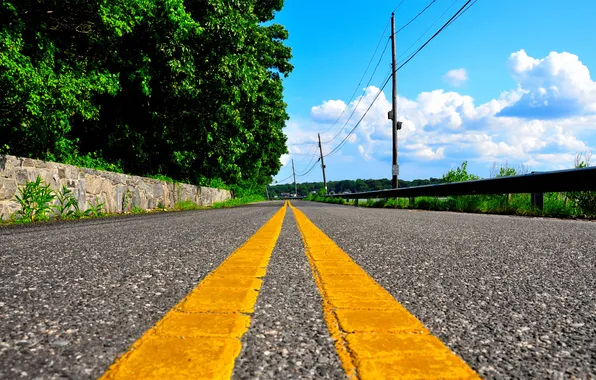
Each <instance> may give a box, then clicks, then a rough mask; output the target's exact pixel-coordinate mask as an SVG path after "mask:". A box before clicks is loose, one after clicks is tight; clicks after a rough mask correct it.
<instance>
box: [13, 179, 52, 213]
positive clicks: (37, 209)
mask: <svg viewBox="0 0 596 380" xmlns="http://www.w3.org/2000/svg"><path fill="white" fill-rule="evenodd" d="M19 193H20V194H16V195H15V198H16V200H17V202H18V203H19V205H20V206H21V209H20V210H19V211H17V212H16V213H15V217H16V219H17V220H18V221H19V222H22V223H33V222H37V221H42V220H47V219H48V216H49V213H50V211H51V210H52V207H51V206H50V203H51V202H53V201H54V199H55V198H56V195H55V194H54V192H53V191H52V190H51V189H50V185H46V184H45V183H43V181H42V180H41V177H39V176H38V177H37V178H36V179H35V181H27V183H26V184H25V186H23V187H21V188H20V189H19Z"/></svg>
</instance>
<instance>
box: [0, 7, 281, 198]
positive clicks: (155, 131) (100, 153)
mask: <svg viewBox="0 0 596 380" xmlns="http://www.w3.org/2000/svg"><path fill="white" fill-rule="evenodd" d="M282 6H283V0H186V1H184V0H38V1H35V2H31V1H17V0H10V1H6V0H4V1H1V2H0V19H1V20H2V24H1V26H0V153H10V154H14V155H19V156H26V157H36V158H42V159H50V160H57V161H61V162H67V163H70V161H73V160H75V161H76V159H77V158H78V157H87V158H89V157H90V158H92V159H96V160H97V161H99V162H105V163H109V164H112V165H115V166H117V167H120V168H121V169H122V170H123V171H125V172H129V173H134V174H141V175H143V174H162V175H166V176H169V177H172V178H174V179H178V180H188V181H190V182H193V183H200V182H201V181H202V180H204V179H205V178H210V179H212V178H221V179H222V180H224V181H225V182H226V183H227V184H230V185H231V184H237V185H243V186H249V187H250V186H262V185H264V184H266V183H269V182H270V179H271V176H272V175H274V174H276V173H277V172H278V170H279V168H280V166H281V163H280V161H279V158H280V156H281V155H282V154H284V153H286V151H287V149H286V144H285V143H286V137H285V136H284V134H283V132H282V128H283V127H284V125H285V121H286V120H287V119H288V115H287V113H286V104H285V103H284V101H283V96H282V90H283V88H282V78H284V77H286V76H287V75H288V74H289V73H290V72H291V71H292V68H293V67H292V65H291V63H290V58H291V49H290V48H289V47H287V46H285V45H284V40H286V39H287V37H288V33H287V31H286V30H285V28H284V27H283V26H281V25H278V24H275V23H273V22H272V20H273V18H274V14H275V12H276V11H279V10H280V9H281V8H282Z"/></svg>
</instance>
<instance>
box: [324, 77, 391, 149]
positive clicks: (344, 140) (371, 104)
mask: <svg viewBox="0 0 596 380" xmlns="http://www.w3.org/2000/svg"><path fill="white" fill-rule="evenodd" d="M389 79H391V74H389V76H388V77H387V79H386V80H385V83H384V84H383V86H382V87H381V88H380V89H379V92H378V93H377V95H376V96H375V98H374V99H373V101H372V102H371V103H370V105H369V106H368V108H367V109H366V111H365V112H364V114H363V115H362V117H361V118H360V120H358V122H357V123H356V125H354V128H352V130H351V131H350V133H348V134H347V135H346V137H344V139H343V140H342V141H341V142H340V143H339V144H338V145H337V146H336V147H335V148H333V150H331V152H329V153H327V154H325V155H324V157H327V156H331V155H332V154H333V153H335V152H337V151H338V150H339V149H340V148H341V147H342V146H343V145H344V144H345V142H346V141H347V140H348V138H349V137H350V136H351V135H352V133H354V131H355V130H356V128H358V126H359V125H360V123H361V122H362V120H363V119H364V117H365V116H366V114H368V111H370V109H371V108H372V106H373V104H375V102H376V101H377V99H378V98H379V95H381V93H382V92H383V89H384V88H385V86H387V83H389Z"/></svg>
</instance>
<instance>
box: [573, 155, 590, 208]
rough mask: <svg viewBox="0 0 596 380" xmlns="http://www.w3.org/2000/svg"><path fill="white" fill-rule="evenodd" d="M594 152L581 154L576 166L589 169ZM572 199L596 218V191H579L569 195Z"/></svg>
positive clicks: (578, 156) (577, 158)
mask: <svg viewBox="0 0 596 380" xmlns="http://www.w3.org/2000/svg"><path fill="white" fill-rule="evenodd" d="M591 158H592V152H586V153H584V154H582V153H579V154H577V155H576V157H575V163H574V166H575V167H576V168H578V169H581V168H587V167H589V166H590V164H591V162H590V161H591ZM568 196H569V199H571V200H572V201H573V202H574V203H575V204H576V205H577V206H578V207H579V208H580V209H581V210H582V211H583V212H584V214H586V215H589V216H596V191H577V192H572V193H568Z"/></svg>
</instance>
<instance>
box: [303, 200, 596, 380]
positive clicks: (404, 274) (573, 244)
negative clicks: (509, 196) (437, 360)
mask: <svg viewBox="0 0 596 380" xmlns="http://www.w3.org/2000/svg"><path fill="white" fill-rule="evenodd" d="M292 204H293V205H294V206H295V207H298V208H299V209H300V210H302V211H303V212H304V213H305V214H306V216H307V217H308V218H309V219H310V220H311V221H312V222H313V223H315V224H316V225H317V226H318V227H319V228H321V229H322V230H323V231H324V232H325V233H326V234H327V235H328V236H329V237H331V238H332V239H333V240H334V241H335V242H336V243H337V244H338V245H339V246H340V247H341V248H342V249H343V250H345V251H346V252H347V253H348V254H350V255H351V257H352V258H353V259H354V260H355V261H356V262H357V263H358V264H359V265H361V266H362V267H363V268H364V269H365V270H366V271H367V272H368V273H369V274H370V275H371V276H372V277H373V278H374V279H375V280H376V281H377V282H378V283H379V284H381V285H382V286H383V287H384V288H385V289H387V290H388V291H389V292H390V293H391V294H392V295H393V296H394V297H395V298H396V299H397V300H398V301H399V302H401V303H402V304H403V305H404V306H405V307H407V308H408V310H409V311H410V312H411V313H413V314H414V315H415V316H416V317H418V318H419V319H420V320H421V321H422V322H423V323H424V324H425V325H426V327H428V328H429V329H430V331H431V333H432V334H434V335H435V336H437V337H439V338H440V339H441V340H442V341H443V342H445V343H446V344H447V345H448V346H449V347H450V348H451V349H452V350H453V351H454V352H456V353H457V354H458V355H460V356H461V357H462V358H463V359H464V360H466V362H467V363H468V364H469V365H470V366H471V367H472V368H473V369H474V370H476V371H477V372H478V373H479V374H480V375H481V376H483V377H485V378H549V379H567V378H579V379H590V378H595V377H596V243H595V242H596V223H591V222H585V221H569V220H556V219H543V218H523V217H510V216H495V215H478V214H460V213H449V212H428V211H409V210H395V209H370V208H356V207H348V206H337V205H328V204H321V203H312V202H300V201H293V202H292Z"/></svg>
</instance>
